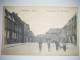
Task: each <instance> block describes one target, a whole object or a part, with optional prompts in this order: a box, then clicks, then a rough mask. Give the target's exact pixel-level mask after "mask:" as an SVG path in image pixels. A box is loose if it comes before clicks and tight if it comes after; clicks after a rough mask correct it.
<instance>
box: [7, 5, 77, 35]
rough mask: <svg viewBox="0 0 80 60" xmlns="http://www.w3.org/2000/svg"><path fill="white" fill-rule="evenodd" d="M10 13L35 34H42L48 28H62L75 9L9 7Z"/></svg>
mask: <svg viewBox="0 0 80 60" xmlns="http://www.w3.org/2000/svg"><path fill="white" fill-rule="evenodd" d="M6 8H7V9H8V10H9V11H10V12H13V11H14V12H15V13H17V14H18V16H19V17H20V18H21V19H22V20H23V21H24V22H26V23H27V24H29V25H30V29H31V31H32V32H33V33H34V34H35V35H38V34H44V33H46V32H47V31H48V30H49V29H50V28H62V27H63V26H64V25H65V24H66V23H67V22H68V21H69V20H70V19H71V17H72V16H73V15H74V14H75V10H76V9H75V8H73V7H72V8H68V7H66V8H64V7H53V6H51V7H49V6H43V7H41V6H33V7H32V6H15V7H13V6H10V7H6Z"/></svg>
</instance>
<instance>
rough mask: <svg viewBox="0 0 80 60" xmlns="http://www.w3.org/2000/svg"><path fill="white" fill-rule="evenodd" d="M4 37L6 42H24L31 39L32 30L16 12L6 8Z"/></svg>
mask: <svg viewBox="0 0 80 60" xmlns="http://www.w3.org/2000/svg"><path fill="white" fill-rule="evenodd" d="M4 22H5V23H4V30H5V31H4V35H5V37H4V39H5V43H6V44H13V43H24V42H28V41H29V40H31V36H32V34H31V33H32V32H31V31H30V28H29V25H28V24H26V23H24V22H23V21H22V20H21V18H20V17H19V16H18V15H17V14H16V13H15V12H9V11H8V10H7V9H5V17H4Z"/></svg>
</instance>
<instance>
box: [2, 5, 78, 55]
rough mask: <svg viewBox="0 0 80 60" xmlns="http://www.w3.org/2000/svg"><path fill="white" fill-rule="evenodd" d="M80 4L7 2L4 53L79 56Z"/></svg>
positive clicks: (4, 25) (4, 8)
mask: <svg viewBox="0 0 80 60" xmlns="http://www.w3.org/2000/svg"><path fill="white" fill-rule="evenodd" d="M77 11H78V8H77V7H54V6H4V7H3V17H4V20H3V43H2V51H1V54H2V55H39V56H44V55H46V56H79V45H78V44H79V43H78V42H79V41H78V39H77Z"/></svg>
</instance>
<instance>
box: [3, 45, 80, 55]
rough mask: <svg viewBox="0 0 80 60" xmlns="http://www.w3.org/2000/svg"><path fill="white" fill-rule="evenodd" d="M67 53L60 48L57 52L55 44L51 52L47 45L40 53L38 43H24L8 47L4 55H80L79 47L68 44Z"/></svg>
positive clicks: (43, 46)
mask: <svg viewBox="0 0 80 60" xmlns="http://www.w3.org/2000/svg"><path fill="white" fill-rule="evenodd" d="M67 47H68V48H67V50H66V52H65V51H64V50H63V49H62V48H60V49H59V50H58V51H57V50H56V47H55V44H51V48H50V51H48V46H47V43H43V44H42V51H41V52H40V51H39V44H38V43H24V44H12V45H6V46H5V49H4V50H3V55H58V56H59V55H60V56H61V55H62V56H63V55H69V56H70V55H72V56H74V55H79V54H78V53H79V52H78V47H76V46H74V45H72V44H68V45H67Z"/></svg>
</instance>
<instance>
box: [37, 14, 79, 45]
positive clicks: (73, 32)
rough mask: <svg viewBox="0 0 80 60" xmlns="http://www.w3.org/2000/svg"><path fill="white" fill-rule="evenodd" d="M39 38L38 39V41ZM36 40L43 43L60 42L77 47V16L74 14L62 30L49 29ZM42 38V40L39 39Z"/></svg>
mask: <svg viewBox="0 0 80 60" xmlns="http://www.w3.org/2000/svg"><path fill="white" fill-rule="evenodd" d="M38 37H39V39H38ZM38 37H37V39H38V40H41V41H44V42H48V41H50V42H55V41H58V42H62V43H72V44H75V45H77V16H76V14H75V15H74V16H73V17H72V18H71V19H70V20H69V21H68V23H67V24H65V26H64V27H62V28H54V29H53V28H51V29H49V30H48V31H47V32H46V34H45V35H40V36H38ZM41 38H42V39H41Z"/></svg>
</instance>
